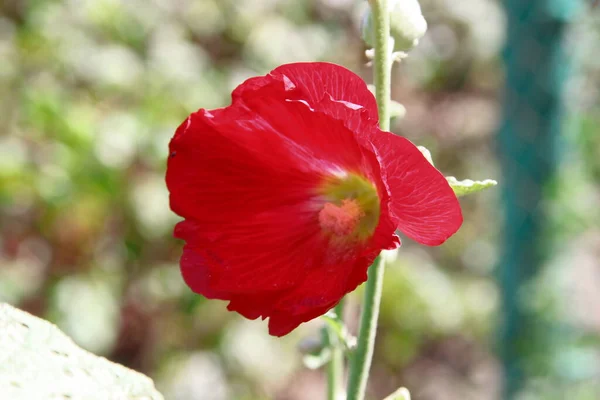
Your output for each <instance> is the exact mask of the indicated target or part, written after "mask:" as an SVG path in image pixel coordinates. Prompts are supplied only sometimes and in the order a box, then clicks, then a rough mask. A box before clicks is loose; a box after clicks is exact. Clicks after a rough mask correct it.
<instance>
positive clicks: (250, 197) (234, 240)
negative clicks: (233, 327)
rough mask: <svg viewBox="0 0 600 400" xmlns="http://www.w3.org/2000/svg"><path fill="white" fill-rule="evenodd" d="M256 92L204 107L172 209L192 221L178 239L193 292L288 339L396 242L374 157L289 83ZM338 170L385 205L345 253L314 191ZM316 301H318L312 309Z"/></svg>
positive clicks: (189, 123)
mask: <svg viewBox="0 0 600 400" xmlns="http://www.w3.org/2000/svg"><path fill="white" fill-rule="evenodd" d="M251 85H252V88H251V89H252V90H248V91H246V92H247V93H245V92H244V91H243V90H239V91H237V93H238V94H237V95H234V98H236V96H237V99H238V102H237V103H236V104H234V105H232V106H231V107H227V108H224V109H220V110H214V111H205V110H200V111H198V112H197V113H194V114H192V115H191V116H190V117H189V118H188V120H186V121H185V122H184V123H183V124H182V125H181V126H180V127H179V128H178V130H177V132H176V134H175V137H174V138H173V140H172V141H171V143H170V151H171V156H170V157H169V161H168V168H167V186H168V188H169V190H170V193H171V197H170V200H171V207H172V208H173V210H174V211H175V212H177V213H178V214H180V215H182V216H184V217H185V218H187V220H186V221H184V222H181V223H180V224H178V226H177V228H176V232H175V234H176V236H177V237H180V238H182V239H185V240H186V242H187V244H186V246H185V249H184V255H183V256H182V258H181V269H182V273H183V277H184V279H185V281H186V282H187V284H188V285H189V286H190V287H191V288H192V289H193V290H194V291H196V292H198V293H201V294H203V295H205V296H206V297H209V298H219V299H224V300H230V306H229V307H230V309H232V310H235V311H238V312H240V313H241V314H243V315H245V316H247V317H248V318H256V317H258V316H262V317H272V318H273V319H274V322H272V324H274V326H278V327H277V328H276V329H275V328H273V329H274V332H278V334H283V333H281V332H286V333H287V331H289V330H287V329H288V328H289V327H292V328H289V329H293V327H295V326H297V325H298V324H299V323H301V322H303V321H306V320H307V319H311V318H314V317H315V316H317V315H320V314H322V313H324V312H325V311H327V309H328V308H331V307H333V305H335V304H336V303H337V302H338V301H339V300H340V298H341V297H342V296H343V295H344V294H345V293H347V292H348V291H351V290H353V289H354V288H355V287H356V285H357V284H358V283H360V282H361V281H363V280H364V278H365V277H366V269H367V267H368V265H369V262H368V260H367V258H368V257H371V256H372V254H376V253H378V252H379V251H380V250H381V249H382V248H393V247H395V246H397V244H398V241H397V238H396V237H395V236H394V235H393V230H394V226H393V224H391V222H390V219H389V215H388V214H389V212H388V205H387V202H388V201H389V198H388V197H387V192H386V191H385V187H384V185H383V182H382V181H381V176H380V175H381V172H380V171H379V164H378V163H377V160H376V157H375V154H374V153H373V151H372V149H370V148H365V147H363V146H361V145H360V144H359V143H358V142H357V140H356V137H355V135H354V134H353V132H351V131H350V130H348V129H347V128H346V127H345V126H344V125H343V123H341V122H340V121H338V120H336V119H332V118H331V117H330V116H328V115H326V114H324V113H320V112H317V111H315V110H314V109H311V108H310V107H309V106H308V105H307V103H306V102H304V101H297V100H291V99H290V98H288V96H287V95H288V94H289V92H290V88H289V87H286V84H285V82H283V81H281V80H276V79H275V80H273V81H272V82H271V83H269V84H267V85H262V86H261V85H254V84H253V83H252V84H251ZM242 97H243V103H242V100H241V98H242ZM340 170H343V171H348V172H358V173H360V174H361V175H364V176H367V177H369V178H371V179H372V180H373V181H374V182H376V184H377V185H378V187H379V188H380V189H381V190H383V192H382V193H381V196H382V199H383V200H382V201H383V203H384V204H382V210H381V217H380V224H379V226H378V227H377V230H376V233H375V235H374V237H373V239H372V240H371V241H370V242H368V243H366V244H362V245H358V244H357V245H356V246H354V247H350V248H344V249H340V248H336V247H332V245H331V244H330V243H329V239H328V238H327V237H326V236H325V235H323V234H322V232H321V230H320V226H319V223H318V213H319V211H320V209H321V208H322V204H320V203H319V200H318V199H316V197H317V196H316V191H315V190H316V188H318V186H319V185H320V183H321V182H322V179H323V176H324V174H328V173H331V172H338V171H340ZM365 254H368V255H369V256H368V257H367V256H366V255H365ZM373 257H374V256H373ZM349 266H351V267H349ZM356 271H358V272H356ZM321 273H324V274H326V278H328V279H331V281H332V282H330V284H331V285H333V286H332V287H329V286H328V287H325V286H324V283H323V280H324V279H325V277H323V276H321V275H319V274H321ZM356 277H359V278H360V279H357V278H356ZM313 281H314V282H316V284H313V283H312V282H313ZM315 295H319V296H322V299H321V300H320V301H319V302H318V303H313V304H312V305H311V304H310V302H307V300H306V299H307V298H309V297H310V296H315ZM286 315H287V316H288V317H287V318H288V319H286Z"/></svg>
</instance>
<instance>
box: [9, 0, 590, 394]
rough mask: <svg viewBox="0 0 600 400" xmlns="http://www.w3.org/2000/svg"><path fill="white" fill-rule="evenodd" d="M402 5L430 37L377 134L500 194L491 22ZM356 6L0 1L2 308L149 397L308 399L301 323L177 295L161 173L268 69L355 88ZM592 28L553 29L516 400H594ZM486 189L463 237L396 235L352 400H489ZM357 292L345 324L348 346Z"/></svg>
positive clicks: (314, 381)
mask: <svg viewBox="0 0 600 400" xmlns="http://www.w3.org/2000/svg"><path fill="white" fill-rule="evenodd" d="M421 5H422V7H423V12H424V15H425V17H426V19H427V21H428V23H429V30H428V33H427V35H426V36H425V37H424V38H423V39H422V40H421V42H420V44H419V46H418V47H417V48H416V49H415V50H414V51H412V52H411V53H410V57H409V58H408V59H406V60H405V61H403V62H402V64H401V65H400V66H399V67H397V68H396V69H395V75H394V84H393V90H392V93H393V98H394V99H395V100H397V101H399V102H401V103H403V104H404V106H405V107H406V109H407V114H406V117H405V118H404V119H402V120H395V121H394V122H393V124H392V126H393V130H394V132H396V133H399V134H402V135H404V136H406V137H408V138H409V139H411V140H412V141H414V142H415V143H417V144H419V145H425V146H427V147H428V148H429V149H430V150H431V152H432V154H433V157H434V161H435V163H436V166H437V167H438V168H439V169H441V170H442V171H443V172H444V173H445V174H446V175H453V176H456V177H458V178H459V179H462V178H471V179H485V178H493V179H496V180H498V181H499V182H500V184H501V185H502V184H503V175H502V171H501V168H500V163H499V161H498V159H499V158H498V153H499V151H498V148H497V145H496V144H497V140H496V135H497V132H498V129H499V127H500V126H501V124H502V120H503V119H504V118H506V116H505V115H504V114H503V112H502V109H501V105H502V96H503V92H504V89H503V85H504V83H503V82H504V78H503V68H502V58H501V52H502V50H503V46H504V43H505V39H506V37H507V35H506V26H507V24H506V21H507V17H506V13H505V11H504V8H503V6H502V4H501V3H500V2H496V1H492V0H461V1H455V0H423V1H422V2H421ZM365 7H366V2H365V1H358V0H303V1H299V0H294V1H284V0H244V1H242V0H177V1H175V0H63V1H61V0H37V1H34V0H29V1H27V0H2V2H0V207H1V209H0V235H1V238H0V301H2V302H8V303H10V304H13V305H16V306H18V307H20V308H22V309H24V310H26V311H28V312H31V313H33V314H36V315H39V316H42V317H44V318H46V319H49V320H50V321H52V322H54V323H55V324H57V325H58V326H59V327H60V328H61V329H62V330H63V331H65V332H66V333H67V334H68V335H69V336H71V337H72V338H73V339H74V340H75V341H76V342H77V343H78V344H79V345H81V346H82V347H84V348H86V349H88V350H90V351H92V352H94V353H96V354H100V355H104V356H106V357H108V358H109V359H111V360H113V361H116V362H118V363H121V364H124V365H126V366H128V367H131V368H134V369H136V370H138V371H141V372H143V373H145V374H147V375H149V376H150V377H152V378H153V379H154V380H155V383H156V385H157V387H158V389H159V390H160V391H161V392H162V393H163V394H164V395H165V398H166V399H174V400H199V399H201V400H228V399H236V400H237V399H239V400H259V399H281V400H284V399H285V400H307V399H309V400H319V399H323V398H324V393H325V379H324V375H323V372H322V371H321V370H314V371H312V370H309V369H307V368H306V367H304V366H303V364H302V354H301V353H300V351H299V350H298V343H299V342H301V341H303V340H306V338H311V337H317V336H318V329H319V328H320V326H321V325H320V324H321V322H320V321H318V320H317V321H315V322H311V323H308V324H304V325H302V327H301V328H300V329H298V330H296V331H295V332H293V333H292V334H291V335H289V336H287V337H284V338H283V339H277V338H272V337H270V336H268V335H267V329H266V323H264V322H259V321H248V320H245V319H242V318H241V317H240V316H238V315H237V314H233V313H228V312H227V311H226V303H225V302H221V301H207V300H205V299H204V298H202V297H200V296H197V295H194V294H193V293H191V291H190V290H189V289H188V288H187V287H186V286H185V285H184V283H183V281H182V279H181V276H180V273H179V269H178V257H179V256H180V254H181V249H182V242H180V241H178V240H175V239H173V238H172V228H173V225H174V223H175V222H176V221H178V218H177V217H176V216H175V215H174V214H173V213H172V212H171V211H170V209H169V206H168V193H167V190H166V187H165V183H164V173H165V165H166V162H165V159H166V155H167V144H168V141H169V139H170V137H171V136H172V134H173V132H174V130H175V128H176V127H177V125H178V124H179V123H180V122H181V121H182V120H183V119H184V118H185V117H186V116H187V115H188V114H189V113H190V112H193V111H195V110H197V109H198V108H200V107H203V108H214V107H220V106H225V105H227V104H228V103H229V96H230V92H231V90H232V89H233V88H234V87H235V86H237V85H238V84H239V83H241V82H242V81H243V80H245V79H246V78H248V77H250V76H253V75H262V74H265V73H267V72H268V71H269V70H271V69H273V68H274V67H276V66H278V65H280V64H283V63H286V62H292V61H313V60H324V61H332V62H336V63H339V64H342V65H344V66H346V67H348V68H350V69H352V70H354V71H356V72H357V73H359V74H360V75H361V76H363V77H364V78H365V80H366V81H367V82H371V70H370V68H369V67H368V66H367V65H366V63H367V61H368V60H367V59H366V58H365V55H364V50H365V47H364V44H363V43H362V41H361V39H360V33H359V31H360V21H361V19H362V15H363V14H362V13H363V11H364V9H365ZM598 15H599V13H598V12H597V11H595V10H594V9H590V10H587V12H586V11H585V10H580V11H579V13H578V14H577V15H576V16H575V17H574V18H573V19H572V21H573V23H572V24H571V25H570V27H569V28H568V29H567V31H566V38H565V40H567V43H568V46H567V52H566V55H565V60H568V62H569V64H570V67H569V76H568V78H567V80H566V91H565V93H566V96H565V100H566V105H567V114H566V118H565V119H564V120H563V121H562V125H563V126H564V129H563V130H562V135H561V137H560V139H559V146H558V154H559V156H560V157H559V160H560V163H559V164H558V166H557V173H556V174H555V176H554V177H552V179H551V181H550V182H549V183H548V184H547V185H544V188H543V193H544V197H543V199H542V202H541V203H540V205H541V207H540V209H541V210H542V211H543V215H544V217H543V221H544V226H543V237H542V238H541V239H540V240H543V243H545V246H543V249H544V257H542V258H543V265H544V268H543V269H540V270H539V271H538V272H537V273H535V274H534V276H533V279H531V280H529V281H528V282H518V284H519V285H520V286H519V290H518V295H519V304H521V306H522V307H525V308H526V309H528V310H529V311H530V313H531V314H532V315H535V317H536V318H535V320H536V321H538V322H536V324H537V325H536V326H537V328H538V329H539V327H540V326H542V328H541V329H539V330H540V332H537V333H536V335H535V338H536V339H535V340H536V342H537V343H538V344H541V346H531V348H530V347H528V346H523V347H522V351H521V353H519V354H518V358H519V360H520V361H519V362H521V363H523V368H524V370H525V371H526V374H527V379H526V380H525V382H524V384H523V385H522V390H521V391H520V394H519V396H518V398H520V399H557V400H558V399H567V398H568V399H575V400H588V399H589V400H595V399H598V398H600V351H599V350H600V347H599V345H600V336H599V334H600V185H599V182H600V134H599V133H600V127H599V123H600V91H599V90H600V58H599V57H598V48H599V47H600V22H599V21H600V20H599V19H598ZM505 156H506V155H505ZM517 161H518V160H517ZM504 185H505V186H504V188H502V187H500V188H496V189H490V190H488V191H486V192H482V193H480V194H476V195H472V196H470V197H465V198H464V199H463V200H462V206H463V213H464V215H465V222H464V225H463V227H462V228H461V230H460V231H459V233H458V234H456V235H455V236H454V237H453V238H452V239H450V240H449V241H448V242H447V243H446V244H445V245H443V246H442V247H440V248H426V247H423V246H419V245H416V244H414V243H412V242H411V241H410V240H409V239H404V241H403V242H404V243H403V247H402V248H401V250H400V252H399V255H398V260H397V261H396V262H395V263H394V264H393V265H391V266H390V267H388V269H387V271H386V281H385V288H384V297H383V305H382V312H381V319H380V329H379V332H378V342H377V348H376V355H375V361H374V365H373V369H372V375H371V381H370V386H369V396H370V398H372V399H381V398H383V397H385V396H386V395H387V394H389V393H390V392H392V391H393V390H395V389H396V388H397V387H399V386H406V387H408V388H409V389H410V390H411V393H412V395H413V398H414V399H416V400H446V399H447V400H470V399H473V400H487V399H490V400H492V399H499V398H500V392H501V390H502V387H503V383H502V382H503V381H502V371H503V367H502V365H503V362H506V360H504V361H502V357H498V354H500V353H501V352H500V351H499V349H500V348H501V347H502V346H501V345H499V343H500V340H501V339H502V337H503V335H502V329H501V327H500V325H501V324H500V321H501V319H500V318H499V315H501V314H502V309H501V307H502V304H504V303H503V302H502V301H501V299H502V291H503V290H504V289H501V286H500V285H499V284H498V280H497V277H498V276H500V275H501V268H502V265H503V262H502V261H501V259H502V257H501V254H502V247H501V246H502V243H503V240H502V239H503V235H502V232H503V224H504V222H503V221H504V218H503V215H504V212H503V210H504V209H505V208H504V206H503V204H502V201H503V197H502V193H503V192H505V191H507V190H509V191H510V190H512V189H511V188H510V187H506V182H504ZM514 190H518V189H517V188H514ZM544 213H545V214H544ZM526 267H527V266H524V268H526ZM359 294H360V290H359V291H357V292H356V293H353V294H352V296H350V301H351V303H350V304H351V305H350V306H349V307H348V308H347V311H348V312H347V315H346V317H347V320H348V324H349V326H350V327H351V329H352V330H355V329H356V317H357V315H358V312H359V310H358V302H359V301H360V296H359ZM540 321H541V322H540ZM517 329H520V330H521V332H525V333H526V334H528V333H527V332H528V331H527V329H530V327H529V326H528V325H522V326H518V327H517ZM531 329H535V327H534V328H531ZM532 335H533V334H532ZM532 337H533V336H532ZM539 347H541V348H542V351H540V349H539ZM530 350H531V351H530Z"/></svg>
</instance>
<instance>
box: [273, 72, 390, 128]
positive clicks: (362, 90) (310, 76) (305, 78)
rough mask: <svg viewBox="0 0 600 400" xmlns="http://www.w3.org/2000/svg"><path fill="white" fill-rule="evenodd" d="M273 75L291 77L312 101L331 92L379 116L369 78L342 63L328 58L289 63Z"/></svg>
mask: <svg viewBox="0 0 600 400" xmlns="http://www.w3.org/2000/svg"><path fill="white" fill-rule="evenodd" d="M270 75H272V76H279V75H281V76H285V77H287V78H288V79H289V81H290V82H292V83H293V84H294V85H295V86H296V89H297V90H299V91H300V92H301V93H302V98H303V99H305V100H306V101H308V103H309V104H317V103H319V102H320V101H321V100H322V99H323V97H325V95H329V97H330V98H331V99H332V100H334V101H337V102H345V103H347V105H348V106H349V108H354V109H364V110H365V111H366V113H367V114H368V117H369V118H372V119H374V120H375V121H378V119H379V118H378V114H377V102H376V101H375V97H374V96H373V94H372V93H371V92H370V91H369V89H368V88H367V85H366V84H365V81H364V80H363V79H362V78H361V77H360V76H358V75H356V74H355V73H354V72H352V71H350V70H349V69H347V68H344V67H342V66H340V65H336V64H331V63H325V62H318V63H317V62H315V63H294V64H285V65H282V66H280V67H278V68H276V69H274V70H273V71H271V74H270Z"/></svg>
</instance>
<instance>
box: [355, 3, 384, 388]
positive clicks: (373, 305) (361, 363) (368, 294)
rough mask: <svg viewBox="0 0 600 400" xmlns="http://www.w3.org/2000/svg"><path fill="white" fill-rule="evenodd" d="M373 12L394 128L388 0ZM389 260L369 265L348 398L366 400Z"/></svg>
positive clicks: (378, 74) (380, 95)
mask: <svg viewBox="0 0 600 400" xmlns="http://www.w3.org/2000/svg"><path fill="white" fill-rule="evenodd" d="M369 4H370V6H371V11H372V13H373V29H374V30H375V32H374V38H375V58H374V60H373V67H374V74H375V77H374V78H375V97H376V98H377V110H378V112H379V126H380V128H381V129H382V130H384V131H388V130H389V129H390V115H389V104H390V97H391V81H392V77H391V69H392V59H391V56H392V50H393V45H391V43H390V41H391V38H390V17H389V12H388V0H370V1H369ZM384 268H385V263H384V262H383V259H382V258H381V257H377V259H375V262H374V263H373V265H371V267H370V268H369V278H368V279H367V283H366V288H365V294H364V300H363V309H362V314H361V319H360V329H359V333H358V340H357V347H356V351H355V353H354V354H353V356H352V359H351V363H350V374H349V378H348V390H347V392H348V400H363V399H364V397H365V391H366V388H367V380H368V379H369V370H370V368H371V361H372V359H373V348H374V347H375V334H376V331H377V319H378V317H379V305H380V303H381V291H382V287H383V276H384Z"/></svg>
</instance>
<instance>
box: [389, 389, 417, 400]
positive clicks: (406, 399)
mask: <svg viewBox="0 0 600 400" xmlns="http://www.w3.org/2000/svg"><path fill="white" fill-rule="evenodd" d="M383 400H410V393H409V391H408V389H407V388H400V389H398V390H396V391H395V392H394V393H392V394H390V395H389V396H388V397H386V398H385V399H383Z"/></svg>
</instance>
